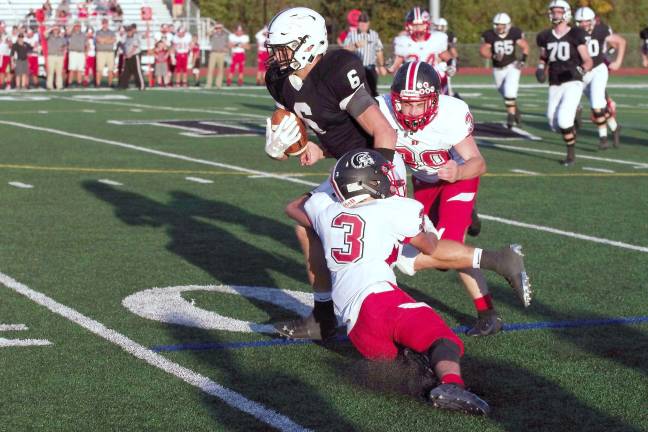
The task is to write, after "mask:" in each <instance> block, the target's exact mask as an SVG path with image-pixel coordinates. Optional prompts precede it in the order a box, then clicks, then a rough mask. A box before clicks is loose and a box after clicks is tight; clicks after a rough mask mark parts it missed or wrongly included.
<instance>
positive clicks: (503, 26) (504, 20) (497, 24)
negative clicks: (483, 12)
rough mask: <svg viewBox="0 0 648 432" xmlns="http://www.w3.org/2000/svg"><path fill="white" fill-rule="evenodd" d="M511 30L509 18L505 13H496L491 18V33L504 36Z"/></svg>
mask: <svg viewBox="0 0 648 432" xmlns="http://www.w3.org/2000/svg"><path fill="white" fill-rule="evenodd" d="M509 30H511V17H509V16H508V14H506V13H503V12H502V13H498V14H497V15H495V16H494V17H493V31H494V32H495V33H496V34H498V35H505V34H507V33H508V32H509Z"/></svg>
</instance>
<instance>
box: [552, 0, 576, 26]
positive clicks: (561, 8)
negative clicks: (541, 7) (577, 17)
mask: <svg viewBox="0 0 648 432" xmlns="http://www.w3.org/2000/svg"><path fill="white" fill-rule="evenodd" d="M547 9H548V15H549V20H551V23H552V24H554V25H558V24H560V23H561V22H565V23H569V21H571V18H572V15H571V6H569V3H567V2H566V1H565V0H553V1H552V2H551V3H549V7H548V8H547Z"/></svg>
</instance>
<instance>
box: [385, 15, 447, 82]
mask: <svg viewBox="0 0 648 432" xmlns="http://www.w3.org/2000/svg"><path fill="white" fill-rule="evenodd" d="M430 24H431V22H430V14H429V12H428V11H426V10H424V9H422V8H420V7H418V6H417V7H415V8H412V10H410V11H409V12H408V13H407V16H406V17H405V30H406V33H405V34H402V35H399V36H396V38H394V55H395V56H396V57H395V59H394V63H393V64H392V65H391V66H390V67H389V72H390V73H392V74H393V73H396V71H398V68H399V67H400V66H401V65H402V64H403V63H405V62H408V61H422V62H425V63H428V64H430V65H432V66H434V68H435V70H436V71H437V73H438V74H439V78H440V79H441V84H442V86H443V89H442V91H441V93H443V94H447V87H448V84H447V83H448V75H447V72H448V64H447V63H446V62H447V61H450V60H451V59H452V54H450V52H449V51H448V35H447V34H445V33H444V32H441V31H430ZM455 70H456V69H455V68H454V67H453V68H451V71H455Z"/></svg>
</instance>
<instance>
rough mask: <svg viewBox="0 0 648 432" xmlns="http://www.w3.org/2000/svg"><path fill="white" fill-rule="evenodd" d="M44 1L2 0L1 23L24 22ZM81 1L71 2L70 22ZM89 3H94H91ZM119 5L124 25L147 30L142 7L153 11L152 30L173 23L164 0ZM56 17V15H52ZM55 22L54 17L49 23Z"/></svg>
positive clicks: (96, 21)
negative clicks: (141, 12) (133, 25)
mask: <svg viewBox="0 0 648 432" xmlns="http://www.w3.org/2000/svg"><path fill="white" fill-rule="evenodd" d="M43 1H44V0H0V21H4V22H5V24H7V25H8V26H11V25H14V24H18V23H21V22H24V19H25V15H27V13H28V12H29V10H30V9H34V10H36V9H38V8H40V7H41V6H42V5H43ZM81 2H82V1H81V0H70V1H69V4H70V12H71V17H70V19H69V20H68V22H74V21H75V20H76V18H77V5H78V4H79V3H81ZM59 3H60V0H51V4H52V11H53V12H56V8H57V7H58V5H59ZM88 3H92V2H91V1H89V2H88ZM119 5H120V6H121V8H122V10H123V11H124V18H123V23H124V24H131V23H135V24H137V27H138V28H139V29H144V28H146V23H145V22H144V21H142V19H141V14H140V11H141V8H142V6H150V7H151V9H152V10H153V21H152V22H151V30H152V31H157V30H158V29H159V27H160V24H167V23H171V22H173V19H172V18H171V13H170V11H169V8H168V7H167V6H166V5H165V4H164V2H163V0H119ZM93 10H94V6H92V5H91V6H90V13H92V11H93ZM52 15H54V13H53V14H52ZM100 20H101V17H100V16H97V17H93V16H91V17H90V20H89V21H90V24H91V25H92V26H94V27H98V24H99V21H100ZM51 22H54V17H53V16H52V17H51V18H50V20H49V21H48V23H51Z"/></svg>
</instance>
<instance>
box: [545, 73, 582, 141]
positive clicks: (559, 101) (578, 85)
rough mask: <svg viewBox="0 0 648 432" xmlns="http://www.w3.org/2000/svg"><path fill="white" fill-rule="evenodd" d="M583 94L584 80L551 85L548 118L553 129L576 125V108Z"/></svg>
mask: <svg viewBox="0 0 648 432" xmlns="http://www.w3.org/2000/svg"><path fill="white" fill-rule="evenodd" d="M582 95H583V82H582V81H568V82H566V83H562V84H560V85H552V86H549V103H548V104H547V119H548V120H549V126H550V127H551V130H554V131H555V130H557V129H568V128H570V127H572V126H574V118H575V117H576V110H577V109H578V105H579V104H580V100H581V96H582Z"/></svg>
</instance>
